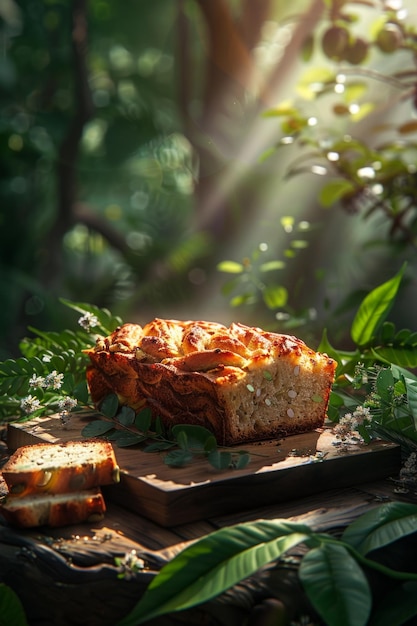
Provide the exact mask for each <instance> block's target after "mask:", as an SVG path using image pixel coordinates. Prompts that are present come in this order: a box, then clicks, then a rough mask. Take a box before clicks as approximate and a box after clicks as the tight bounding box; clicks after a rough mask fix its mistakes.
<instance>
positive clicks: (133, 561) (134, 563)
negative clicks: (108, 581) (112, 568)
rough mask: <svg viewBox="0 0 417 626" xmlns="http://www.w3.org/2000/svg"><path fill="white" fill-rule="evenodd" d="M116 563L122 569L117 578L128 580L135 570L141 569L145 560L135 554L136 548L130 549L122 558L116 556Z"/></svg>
mask: <svg viewBox="0 0 417 626" xmlns="http://www.w3.org/2000/svg"><path fill="white" fill-rule="evenodd" d="M116 565H118V566H119V567H120V568H121V570H122V571H121V573H120V574H119V578H124V579H126V580H129V579H131V578H132V577H133V575H134V574H135V573H136V572H139V571H141V570H143V568H144V567H145V561H144V560H143V559H141V558H140V557H139V556H138V555H137V552H136V550H131V551H130V552H127V553H126V554H125V555H124V556H123V558H121V557H118V558H116Z"/></svg>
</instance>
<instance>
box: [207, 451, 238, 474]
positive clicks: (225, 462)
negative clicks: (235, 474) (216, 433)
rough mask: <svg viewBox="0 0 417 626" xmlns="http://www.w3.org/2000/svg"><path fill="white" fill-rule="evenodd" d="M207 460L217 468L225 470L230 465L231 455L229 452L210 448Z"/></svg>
mask: <svg viewBox="0 0 417 626" xmlns="http://www.w3.org/2000/svg"><path fill="white" fill-rule="evenodd" d="M207 460H208V462H209V463H210V465H212V466H213V467H215V468H216V469H218V470H226V469H228V468H229V467H230V466H231V465H232V455H231V453H230V452H224V451H220V450H217V449H216V450H212V451H211V452H210V453H209V454H208V455H207Z"/></svg>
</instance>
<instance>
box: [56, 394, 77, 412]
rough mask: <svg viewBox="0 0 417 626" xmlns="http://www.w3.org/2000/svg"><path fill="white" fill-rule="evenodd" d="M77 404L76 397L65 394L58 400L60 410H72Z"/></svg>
mask: <svg viewBox="0 0 417 626" xmlns="http://www.w3.org/2000/svg"><path fill="white" fill-rule="evenodd" d="M76 406H77V400H76V399H75V398H71V397H70V396H65V397H64V398H60V399H59V400H58V408H59V410H60V411H62V412H64V411H71V409H74V408H75V407H76Z"/></svg>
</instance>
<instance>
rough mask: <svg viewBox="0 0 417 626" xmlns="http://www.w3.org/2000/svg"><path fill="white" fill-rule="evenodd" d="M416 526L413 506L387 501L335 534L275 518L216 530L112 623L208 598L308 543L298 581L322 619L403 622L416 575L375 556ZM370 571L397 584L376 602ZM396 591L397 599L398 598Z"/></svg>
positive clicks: (411, 606)
mask: <svg viewBox="0 0 417 626" xmlns="http://www.w3.org/2000/svg"><path fill="white" fill-rule="evenodd" d="M416 526H417V506H416V505H413V504H408V503H399V502H392V503H388V504H384V505H382V506H380V507H377V508H376V509H374V510H372V511H369V512H368V513H365V514H364V515H362V516H361V517H359V518H358V519H357V520H356V521H355V522H353V523H352V524H351V525H350V526H348V527H347V528H346V529H345V531H344V533H343V535H342V537H341V539H335V538H334V537H333V536H331V535H328V534H326V533H318V532H314V531H313V530H312V529H311V528H310V527H309V526H307V525H306V524H301V523H296V522H291V521H287V520H281V519H277V520H271V521H268V520H261V521H256V522H250V523H243V524H237V525H235V526H229V527H227V528H222V529H221V530H218V531H215V532H213V533H211V534H209V535H207V536H206V537H203V538H202V539H200V540H198V541H197V542H194V543H193V544H192V545H191V546H189V547H187V548H186V549H185V550H183V551H182V552H180V553H179V554H178V555H177V556H176V557H174V559H172V560H171V561H170V562H169V563H167V564H166V565H165V566H164V567H163V568H162V569H161V571H160V572H159V573H158V575H157V576H156V577H155V578H154V579H153V580H152V582H151V583H150V585H149V586H148V588H147V590H146V591H145V593H144V594H143V596H142V597H141V599H140V600H139V602H138V604H137V605H136V606H135V607H134V608H133V609H132V610H131V612H130V613H129V614H128V615H127V616H126V617H125V618H123V619H122V620H121V621H120V622H119V623H118V626H137V625H138V624H143V623H145V622H148V620H150V619H154V618H156V617H159V616H161V615H165V614H167V613H171V612H175V611H181V610H184V609H188V608H191V607H193V606H197V605H199V604H201V603H203V602H207V601H209V600H211V599H213V598H214V597H217V596H219V595H220V594H222V593H224V592H225V591H227V590H228V589H230V588H231V587H232V586H234V585H236V584H238V583H239V582H240V581H242V580H243V579H244V578H247V577H249V576H251V575H253V574H255V572H257V571H258V570H259V569H260V568H261V567H264V566H265V565H267V564H268V563H271V562H272V561H275V560H279V559H281V558H283V557H285V556H286V555H287V554H288V553H289V552H290V551H291V550H292V549H293V548H295V547H296V546H298V545H300V544H304V545H305V546H306V547H307V552H306V553H305V555H304V556H303V557H302V558H301V564H300V567H299V572H298V573H299V578H300V581H301V584H302V586H303V588H304V590H305V592H306V595H307V597H308V598H309V600H310V601H311V603H312V605H313V606H314V608H315V609H316V611H317V612H318V614H319V615H320V617H321V618H322V620H323V622H324V623H325V624H327V625H328V626H365V625H366V624H369V623H372V624H378V626H392V624H400V623H404V622H405V621H407V619H411V618H413V617H415V616H416V615H417V605H416V602H415V596H413V594H415V592H416V590H417V572H416V571H412V572H402V571H399V570H396V569H394V568H392V567H387V566H385V565H383V564H382V563H380V562H378V560H377V557H375V554H376V551H377V550H378V549H380V548H386V547H387V546H390V545H391V544H395V542H396V541H399V540H401V539H403V538H405V537H407V536H409V535H410V534H412V533H414V532H415V529H416ZM369 570H374V571H376V572H379V573H380V574H383V575H384V576H386V577H388V578H391V579H392V580H395V581H397V585H396V586H395V587H393V589H392V591H391V592H389V593H388V594H387V596H386V597H385V599H384V601H383V602H382V603H381V604H380V605H377V604H376V603H375V602H374V598H373V592H372V588H371V583H370V582H369V578H368V575H367V571H369ZM400 596H401V598H402V601H401V602H398V601H397V600H398V599H399V597H400ZM336 597H337V602H336V601H335V598H336ZM385 611H387V612H386V613H385ZM370 619H371V620H372V621H371V622H370V621H369V620H370Z"/></svg>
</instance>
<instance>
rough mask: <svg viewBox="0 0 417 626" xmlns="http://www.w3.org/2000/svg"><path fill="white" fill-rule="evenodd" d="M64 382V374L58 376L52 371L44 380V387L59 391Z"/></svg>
mask: <svg viewBox="0 0 417 626" xmlns="http://www.w3.org/2000/svg"><path fill="white" fill-rule="evenodd" d="M63 380H64V374H58V372H57V371H56V370H53V372H51V373H50V374H48V375H47V376H46V378H45V387H52V388H53V389H60V388H61V387H62V382H63Z"/></svg>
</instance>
